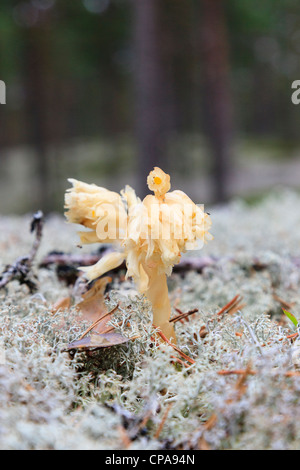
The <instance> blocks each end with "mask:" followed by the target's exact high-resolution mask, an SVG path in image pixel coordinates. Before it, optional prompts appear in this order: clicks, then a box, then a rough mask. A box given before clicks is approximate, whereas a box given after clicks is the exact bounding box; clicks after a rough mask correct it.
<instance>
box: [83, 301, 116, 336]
mask: <svg viewBox="0 0 300 470" xmlns="http://www.w3.org/2000/svg"><path fill="white" fill-rule="evenodd" d="M118 308H119V305H117V306H116V307H114V308H113V309H112V310H111V311H110V312H107V313H106V314H105V315H103V317H101V318H98V320H96V321H95V322H94V323H93V324H92V325H91V326H89V327H88V329H87V330H85V332H84V333H83V334H82V335H81V336H80V338H79V340H78V341H80V340H81V339H83V338H84V337H85V336H86V335H87V334H88V333H89V332H90V331H91V330H93V329H94V328H95V327H96V326H97V325H98V323H100V322H101V321H102V320H103V319H104V318H106V317H107V316H108V315H112V314H113V313H114V312H115V311H116V310H117V309H118Z"/></svg>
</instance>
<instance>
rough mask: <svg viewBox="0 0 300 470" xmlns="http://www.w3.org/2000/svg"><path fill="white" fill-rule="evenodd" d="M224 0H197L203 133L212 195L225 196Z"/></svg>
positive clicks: (228, 134)
mask: <svg viewBox="0 0 300 470" xmlns="http://www.w3.org/2000/svg"><path fill="white" fill-rule="evenodd" d="M224 9H225V1H224V0H201V12H202V25H201V49H202V52H203V82H204V95H205V101H206V104H205V114H206V117H207V122H206V124H207V133H208V138H209V141H210V147H211V149H212V154H213V160H214V161H213V177H214V184H215V199H216V201H217V202H222V201H225V200H226V199H227V197H228V177H229V171H230V166H231V152H232V148H231V144H232V130H233V124H232V99H231V92H230V78H229V51H228V49H229V47H228V37H227V31H226V17H225V11H224Z"/></svg>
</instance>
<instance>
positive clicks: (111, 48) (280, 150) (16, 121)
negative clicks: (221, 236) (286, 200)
mask: <svg viewBox="0 0 300 470" xmlns="http://www.w3.org/2000/svg"><path fill="white" fill-rule="evenodd" d="M299 54H300V3H299V1H297V0H1V5H0V79H1V80H3V81H4V82H5V83H6V87H7V104H6V105H0V213H2V214H8V213H24V212H26V211H33V210H36V209H43V210H45V211H46V212H47V211H54V210H58V211H60V212H62V210H63V194H64V191H65V189H66V188H67V187H68V186H69V184H68V182H67V178H68V177H73V178H77V179H81V180H83V181H86V182H89V183H92V182H94V183H96V184H98V185H101V186H105V187H107V188H109V189H113V190H117V191H119V190H120V189H122V188H123V187H124V185H125V184H127V183H128V184H131V185H132V186H133V187H134V188H136V189H137V191H138V193H139V195H140V196H143V195H144V194H145V192H146V176H147V174H148V172H149V170H150V169H151V168H152V167H153V166H154V165H158V166H161V167H162V168H163V169H164V170H165V171H167V172H169V173H171V176H172V179H171V182H172V183H173V185H172V187H173V189H175V188H176V189H182V190H184V191H186V192H187V193H188V194H189V195H190V196H191V197H192V198H193V199H194V200H195V202H199V203H202V202H203V203H205V204H208V203H209V204H210V203H213V202H222V201H226V200H227V199H229V198H231V197H233V196H236V195H240V196H243V197H246V198H248V199H249V200H251V198H256V197H259V195H262V194H264V193H265V191H268V190H269V189H270V188H271V187H273V186H274V185H278V184H282V185H285V186H293V187H295V188H298V187H300V182H299V181H300V178H299V177H300V134H299V126H300V106H295V105H293V104H292V102H291V95H292V89H291V85H292V82H293V81H294V80H297V79H300V62H299Z"/></svg>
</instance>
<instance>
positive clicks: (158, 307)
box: [65, 167, 212, 340]
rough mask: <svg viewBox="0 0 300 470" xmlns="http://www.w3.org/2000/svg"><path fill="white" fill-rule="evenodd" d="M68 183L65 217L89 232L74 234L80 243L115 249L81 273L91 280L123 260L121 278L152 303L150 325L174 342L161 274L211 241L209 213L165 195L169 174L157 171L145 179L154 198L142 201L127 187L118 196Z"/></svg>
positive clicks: (178, 194)
mask: <svg viewBox="0 0 300 470" xmlns="http://www.w3.org/2000/svg"><path fill="white" fill-rule="evenodd" d="M69 181H70V182H71V183H72V185H73V187H72V188H70V189H69V190H67V193H66V196H65V208H66V209H67V212H66V217H67V219H68V220H69V221H70V222H73V223H76V224H80V225H83V226H85V227H87V228H89V229H90V231H85V232H80V239H81V243H101V242H102V243H103V242H105V243H108V242H109V243H113V244H117V246H118V250H117V251H116V252H112V253H109V254H108V255H106V256H104V257H103V258H101V259H100V260H99V262H98V263H97V264H95V265H94V266H91V267H87V268H86V267H85V268H81V269H82V270H83V271H85V273H86V276H87V277H88V279H89V280H93V279H95V278H97V277H99V276H101V275H103V274H105V273H106V272H108V271H110V270H111V269H114V268H116V267H118V266H119V265H120V264H122V263H123V261H124V260H126V266H127V276H130V277H132V278H133V279H134V281H135V283H136V285H137V288H138V290H139V292H141V293H143V294H145V295H146V297H147V298H148V299H149V300H150V302H151V303H152V308H153V323H154V325H155V326H157V327H159V328H160V329H161V330H162V332H163V333H164V334H165V335H166V336H167V337H168V338H171V337H173V340H175V333H174V330H173V327H172V325H171V324H170V323H169V319H170V314H171V306H170V302H169V297H168V288H167V281H166V276H167V275H170V274H171V272H172V268H173V266H174V265H175V264H177V263H178V262H179V261H180V256H181V253H183V252H185V251H186V250H190V249H195V248H199V247H201V246H202V244H203V243H205V242H206V241H207V240H211V239H212V236H211V235H210V233H209V229H210V226H211V220H210V217H209V215H208V214H206V213H205V212H204V211H203V209H202V208H201V207H199V206H197V205H196V204H194V203H193V201H192V200H191V199H190V198H189V197H188V196H187V195H186V194H185V193H184V192H182V191H172V192H169V190H170V188H171V185H170V176H169V175H167V174H166V173H164V172H163V171H162V170H161V169H160V168H157V167H155V168H154V170H153V171H151V173H150V174H149V176H148V178H147V183H148V187H149V189H150V190H152V191H153V192H154V195H148V196H146V197H145V199H144V200H143V201H141V200H140V199H139V198H138V197H137V196H136V194H135V192H134V190H133V189H132V188H130V187H129V186H126V188H125V189H124V190H123V191H121V194H118V193H115V192H112V191H108V190H107V189H104V188H100V187H98V186H96V185H93V184H85V183H82V182H80V181H76V180H74V179H70V180H69ZM199 242H200V245H199Z"/></svg>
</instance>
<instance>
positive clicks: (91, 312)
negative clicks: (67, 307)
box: [76, 276, 112, 323]
mask: <svg viewBox="0 0 300 470" xmlns="http://www.w3.org/2000/svg"><path fill="white" fill-rule="evenodd" d="M111 280H112V279H111V277H108V276H105V277H102V278H100V279H98V281H96V282H95V283H94V284H93V286H92V288H91V289H89V290H88V291H87V292H86V293H85V294H83V295H82V298H83V300H82V301H81V302H79V303H78V304H77V305H76V307H77V308H78V310H79V311H80V312H81V313H82V315H81V318H82V319H83V320H85V321H90V322H91V323H94V322H95V321H96V320H99V319H100V318H101V317H102V316H103V315H105V314H106V313H107V308H106V305H105V303H104V292H105V289H106V286H107V284H109V283H110V282H111ZM107 321H109V319H108V320H107ZM107 321H106V323H107Z"/></svg>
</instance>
